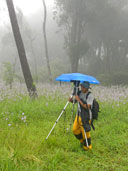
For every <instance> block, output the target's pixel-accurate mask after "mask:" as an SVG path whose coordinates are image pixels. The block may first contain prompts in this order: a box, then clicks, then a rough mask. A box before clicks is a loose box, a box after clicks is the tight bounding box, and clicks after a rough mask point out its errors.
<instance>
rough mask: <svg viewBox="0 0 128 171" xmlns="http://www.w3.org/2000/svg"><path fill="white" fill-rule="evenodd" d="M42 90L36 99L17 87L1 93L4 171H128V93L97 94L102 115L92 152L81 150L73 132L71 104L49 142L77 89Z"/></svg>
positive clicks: (124, 90) (100, 91)
mask: <svg viewBox="0 0 128 171" xmlns="http://www.w3.org/2000/svg"><path fill="white" fill-rule="evenodd" d="M38 89H39V90H38V94H39V97H38V98H37V99H36V100H32V99H30V98H29V97H28V95H27V93H26V91H22V90H21V89H20V90H18V89H17V88H16V87H15V88H14V89H13V90H9V89H6V88H3V89H2V88H1V92H0V93H1V94H0V171H2V170H3V171H22V170H23V171H54V170H55V171H83V170H84V171H86V170H87V171H99V170H100V171H102V170H105V171H128V88H126V87H121V86H120V87H119V86H118V87H117V86H115V87H114V86H113V87H109V88H107V87H101V86H100V87H94V88H93V89H92V91H93V94H94V95H95V97H96V98H97V99H98V100H99V103H100V111H101V112H100V113H99V120H98V121H96V122H95V128H96V130H95V131H93V130H92V131H91V136H92V145H93V149H92V150H90V151H83V150H82V149H81V148H80V144H79V141H78V140H76V139H75V137H74V136H73V134H72V131H71V130H70V122H71V121H72V119H71V114H72V104H69V105H68V107H67V108H66V112H65V113H63V115H62V117H61V118H60V120H59V122H58V123H57V125H56V127H55V129H54V130H53V132H52V133H51V135H50V136H49V138H48V140H47V141H46V140H45V138H46V136H47V135H48V133H49V131H50V129H51V128H52V126H53V124H54V123H55V121H56V119H57V118H58V116H59V114H60V113H61V111H62V109H63V107H64V106H65V104H66V102H67V99H68V96H69V94H70V93H71V89H72V88H71V87H69V85H68V86H65V85H64V86H62V87H59V86H55V85H52V86H49V85H44V86H42V87H40V88H38ZM74 111H76V106H75V110H74ZM74 116H75V112H74Z"/></svg>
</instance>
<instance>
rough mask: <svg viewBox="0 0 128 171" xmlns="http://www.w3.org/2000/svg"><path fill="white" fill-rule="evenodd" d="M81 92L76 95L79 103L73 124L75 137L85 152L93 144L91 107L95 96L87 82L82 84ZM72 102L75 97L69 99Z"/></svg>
mask: <svg viewBox="0 0 128 171" xmlns="http://www.w3.org/2000/svg"><path fill="white" fill-rule="evenodd" d="M80 85H81V91H78V94H77V95H75V101H76V102H78V109H77V115H76V117H75V121H74V124H73V133H74V135H75V137H76V138H77V139H78V140H79V141H80V144H81V146H83V149H84V150H89V149H92V144H91V135H90V131H91V119H92V113H91V107H92V104H93V95H92V93H88V92H89V88H90V83H89V82H87V81H85V82H83V83H81V84H80ZM69 101H70V102H73V97H72V98H69Z"/></svg>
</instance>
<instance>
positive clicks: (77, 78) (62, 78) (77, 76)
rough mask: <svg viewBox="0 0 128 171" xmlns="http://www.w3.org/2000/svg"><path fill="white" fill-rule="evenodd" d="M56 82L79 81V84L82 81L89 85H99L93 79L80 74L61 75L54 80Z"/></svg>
mask: <svg viewBox="0 0 128 171" xmlns="http://www.w3.org/2000/svg"><path fill="white" fill-rule="evenodd" d="M56 81H63V82H73V81H80V82H81V83H82V82H84V81H88V82H89V83H90V84H100V82H99V81H98V80H97V79H96V78H95V77H93V76H90V75H85V74H81V73H68V74H62V75H60V76H58V77H57V78H56Z"/></svg>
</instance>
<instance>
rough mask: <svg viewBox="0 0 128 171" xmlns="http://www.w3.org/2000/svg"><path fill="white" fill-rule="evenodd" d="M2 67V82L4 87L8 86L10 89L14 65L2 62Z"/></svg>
mask: <svg viewBox="0 0 128 171" xmlns="http://www.w3.org/2000/svg"><path fill="white" fill-rule="evenodd" d="M3 67H4V71H3V80H4V81H5V83H6V85H10V88H12V83H13V81H14V76H15V74H14V73H15V71H14V70H15V64H11V63H10V62H4V63H3Z"/></svg>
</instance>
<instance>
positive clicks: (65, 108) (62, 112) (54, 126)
mask: <svg viewBox="0 0 128 171" xmlns="http://www.w3.org/2000/svg"><path fill="white" fill-rule="evenodd" d="M68 104H69V101H68V102H67V103H66V105H65V106H64V109H63V110H62V112H61V113H60V115H59V117H58V118H57V120H56V122H55V124H54V125H53V127H52V129H51V130H50V132H49V134H48V136H47V137H46V140H47V139H48V137H49V135H50V134H51V132H52V131H53V129H54V128H55V126H56V124H57V123H58V121H59V119H60V118H61V116H62V114H63V112H64V111H65V109H66V107H67V106H68Z"/></svg>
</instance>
